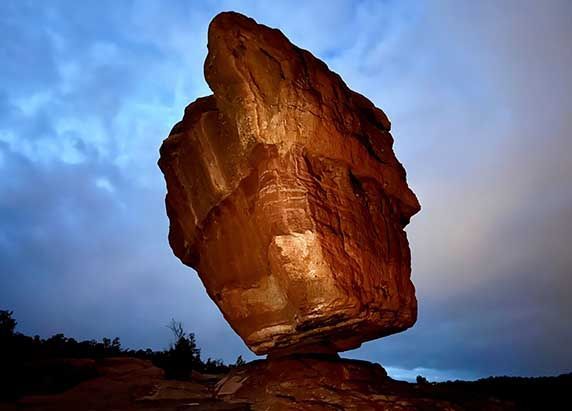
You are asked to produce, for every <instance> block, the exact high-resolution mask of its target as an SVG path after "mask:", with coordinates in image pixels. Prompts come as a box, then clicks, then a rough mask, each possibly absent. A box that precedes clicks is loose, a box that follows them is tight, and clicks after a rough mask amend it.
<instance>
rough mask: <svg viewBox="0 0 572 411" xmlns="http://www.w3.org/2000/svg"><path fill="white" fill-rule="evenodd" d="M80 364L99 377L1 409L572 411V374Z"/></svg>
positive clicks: (315, 364)
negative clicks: (491, 375)
mask: <svg viewBox="0 0 572 411" xmlns="http://www.w3.org/2000/svg"><path fill="white" fill-rule="evenodd" d="M66 361H67V362H69V361H70V360H66ZM72 361H73V360H72ZM86 361H87V362H86ZM90 361H91V362H90ZM88 362H89V363H88ZM77 366H78V367H83V368H85V367H93V368H94V371H95V373H94V375H97V376H95V377H93V378H91V379H89V380H87V381H84V382H81V383H79V384H77V385H75V386H74V387H72V388H70V389H68V390H66V391H64V392H61V393H57V394H51V395H27V396H24V397H22V398H20V399H18V400H17V401H13V402H5V403H0V411H12V410H48V411H51V410H53V411H55V410H58V411H60V410H61V411H66V410H74V411H75V410H93V411H97V410H320V411H321V410H516V409H519V410H520V409H550V410H558V409H563V410H564V409H569V408H568V406H569V404H568V405H567V404H566V401H567V395H565V393H568V392H570V388H572V377H571V376H570V375H567V376H561V377H553V378H547V379H505V380H503V379H489V380H483V381H482V382H457V383H448V384H431V383H425V384H411V383H407V382H402V381H395V380H393V379H391V378H389V377H388V376H387V374H386V372H385V370H384V369H383V368H382V367H381V366H380V365H379V364H373V363H368V362H365V361H357V360H347V359H340V358H337V357H335V356H329V357H328V356H298V357H295V358H292V357H290V358H276V359H270V360H259V361H254V362H251V363H248V364H247V365H245V366H243V367H240V368H236V369H233V370H232V371H231V372H230V373H229V374H227V375H204V374H199V373H195V374H193V378H192V380H191V381H173V380H166V379H164V376H163V371H162V370H160V369H158V368H156V367H154V366H153V365H152V364H151V363H150V362H149V361H145V360H140V359H135V358H128V357H120V358H107V359H104V360H102V361H99V362H95V361H92V360H79V361H78V362H77Z"/></svg>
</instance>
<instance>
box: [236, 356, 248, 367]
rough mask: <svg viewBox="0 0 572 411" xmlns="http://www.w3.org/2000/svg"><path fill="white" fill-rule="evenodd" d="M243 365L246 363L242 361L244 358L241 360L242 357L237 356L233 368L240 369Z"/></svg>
mask: <svg viewBox="0 0 572 411" xmlns="http://www.w3.org/2000/svg"><path fill="white" fill-rule="evenodd" d="M245 364H246V361H244V358H242V355H239V356H238V357H237V359H236V362H235V363H234V366H235V367H242V366H243V365H245Z"/></svg>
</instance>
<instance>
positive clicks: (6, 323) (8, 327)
mask: <svg viewBox="0 0 572 411" xmlns="http://www.w3.org/2000/svg"><path fill="white" fill-rule="evenodd" d="M13 314H14V312H13V311H7V310H0V338H1V337H4V338H7V337H12V336H13V335H14V330H15V329H16V325H17V324H18V323H17V322H16V320H15V319H13V318H12V315H13Z"/></svg>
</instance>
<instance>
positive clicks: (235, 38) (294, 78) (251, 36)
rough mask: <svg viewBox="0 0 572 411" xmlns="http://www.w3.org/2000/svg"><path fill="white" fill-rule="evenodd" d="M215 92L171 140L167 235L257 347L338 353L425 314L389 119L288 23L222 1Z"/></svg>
mask: <svg viewBox="0 0 572 411" xmlns="http://www.w3.org/2000/svg"><path fill="white" fill-rule="evenodd" d="M208 50H209V51H208V56H207V59H206V62H205V77H206V80H207V82H208V84H209V86H210V88H211V89H212V90H213V92H214V94H213V95H211V96H208V97H204V98H200V99H198V100H196V101H195V102H193V103H192V104H190V105H189V106H188V107H187V108H186V110H185V115H184V117H183V120H182V121H181V122H179V123H178V124H177V125H175V127H174V128H173V130H172V132H171V134H170V135H169V137H168V138H167V139H166V140H165V142H164V143H163V146H162V147H161V158H160V160H159V166H160V167H161V170H162V171H163V173H164V174H165V179H166V182H167V188H168V194H167V200H166V203H167V213H168V216H169V219H170V224H171V225H170V233H169V240H170V244H171V247H172V248H173V250H174V252H175V254H176V255H177V256H178V257H179V258H180V259H181V260H182V261H183V262H184V263H185V264H187V265H188V266H190V267H193V268H195V269H196V270H197V271H198V273H199V276H200V278H201V280H202V281H203V283H204V285H205V287H206V289H207V292H208V293H209V295H210V297H211V298H212V299H213V300H214V301H215V302H216V304H217V305H218V307H219V308H220V309H221V311H222V312H223V314H224V316H225V318H226V319H227V320H228V322H229V323H230V324H231V326H232V327H233V328H234V330H235V331H236V332H237V333H238V334H239V335H240V336H241V337H242V338H243V340H244V341H245V342H246V344H247V345H248V346H249V347H250V348H251V349H252V350H253V351H254V352H256V353H258V354H265V353H271V354H277V355H278V354H287V353H291V352H302V351H305V352H337V351H343V350H347V349H352V348H355V347H357V346H359V345H360V344H361V343H362V342H364V341H367V340H370V339H374V338H378V337H381V336H384V335H388V334H391V333H395V332H399V331H402V330H404V329H406V328H408V327H410V326H411V325H413V323H414V322H415V320H416V315H417V302H416V299H415V290H414V287H413V284H412V283H411V281H410V253H409V246H408V242H407V237H406V234H405V232H404V230H403V229H404V227H405V226H406V225H407V224H408V222H409V220H410V218H411V216H412V215H414V214H415V213H416V212H418V211H419V208H420V207H419V203H418V201H417V199H416V197H415V195H414V194H413V192H412V191H411V190H410V189H409V187H408V186H407V182H406V178H405V170H404V169H403V167H402V166H401V164H400V163H399V162H398V160H397V159H396V157H395V155H394V153H393V150H392V145H393V139H392V136H391V134H390V132H389V130H390V122H389V120H388V119H387V117H386V116H385V114H384V113H383V112H382V111H381V110H380V109H378V108H376V107H375V106H374V105H373V104H372V103H371V102H370V101H369V100H368V99H367V98H365V97H363V96H362V95H360V94H358V93H355V92H353V91H351V90H350V89H349V88H348V87H347V86H346V85H345V84H344V82H343V81H342V79H341V78H340V77H339V76H338V75H337V74H335V73H333V72H331V71H330V70H329V69H328V67H327V66H326V65H325V64H324V63H323V62H321V61H320V60H318V59H317V58H315V57H314V56H313V55H312V54H310V53H309V52H308V51H305V50H302V49H300V48H298V47H296V46H294V45H293V44H292V43H290V42H289V41H288V39H287V38H286V37H285V36H284V35H283V34H282V33H281V32H280V31H278V30H274V29H270V28H268V27H266V26H263V25H260V24H257V23H256V22H255V21H254V20H252V19H250V18H247V17H245V16H242V15H240V14H237V13H222V14H219V15H218V16H217V17H215V19H214V20H213V21H212V23H211V25H210V27H209V32H208Z"/></svg>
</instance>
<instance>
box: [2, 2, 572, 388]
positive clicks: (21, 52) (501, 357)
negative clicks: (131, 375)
mask: <svg viewBox="0 0 572 411" xmlns="http://www.w3.org/2000/svg"><path fill="white" fill-rule="evenodd" d="M224 9H235V10H239V11H243V12H245V13H246V14H249V15H251V16H253V17H254V18H256V19H258V20H259V21H260V22H263V23H265V24H268V25H271V26H277V27H279V28H281V29H282V30H284V32H285V33H286V34H287V35H288V36H289V37H290V38H291V39H292V40H293V41H294V42H296V43H298V44H299V45H300V46H302V47H305V48H308V49H310V50H312V51H313V52H315V53H316V54H317V55H318V56H320V57H321V58H323V59H325V60H326V61H327V63H328V64H329V65H330V67H332V69H334V70H336V71H338V72H339V73H340V74H341V75H342V76H343V77H344V79H346V80H347V82H348V83H349V85H350V86H351V87H353V88H355V89H357V90H359V91H360V92H362V93H364V94H365V95H367V96H368V97H371V98H372V99H373V100H374V102H375V103H376V104H377V105H378V106H380V107H382V108H383V109H384V110H385V111H386V112H387V114H388V115H389V117H390V118H391V119H392V123H393V128H394V136H395V139H396V151H397V154H398V157H399V158H400V160H401V161H402V162H403V163H404V165H405V167H406V169H407V170H408V176H409V181H410V184H411V185H412V187H413V189H414V190H415V191H416V192H417V193H418V194H419V197H420V199H421V202H422V205H423V210H422V212H421V213H420V214H419V215H418V216H416V217H415V218H414V219H413V221H412V223H411V225H410V226H409V228H408V232H409V236H410V240H411V247H412V255H413V280H414V282H415V284H416V287H417V292H418V297H419V301H420V313H419V321H418V324H417V325H416V326H414V327H413V328H412V329H411V330H409V331H407V332H405V333H402V334H399V335H396V336H392V337H388V338H385V339H382V340H379V341H375V342H371V343H368V344H366V345H364V347H363V348H361V349H360V350H357V351H355V352H352V353H350V355H352V356H358V357H361V358H368V359H370V360H376V361H380V362H382V363H383V364H384V365H386V366H390V367H391V369H390V370H391V372H392V373H393V374H394V375H400V376H405V377H407V376H410V375H415V374H416V373H423V374H425V375H428V376H431V375H434V376H435V378H447V377H451V376H452V377H455V376H462V377H465V378H467V377H475V376H479V375H487V374H491V373H496V374H505V373H513V374H539V373H542V374H544V373H547V374H550V373H558V372H563V371H568V370H570V369H571V368H572V356H571V355H570V354H569V352H568V350H566V348H567V347H568V345H570V343H571V342H572V332H571V331H570V328H569V327H568V324H567V323H568V321H567V318H568V317H569V316H570V314H572V305H571V302H570V301H571V300H570V298H569V296H568V293H569V290H570V288H571V286H572V284H571V278H572V276H571V274H572V273H570V269H571V267H572V257H571V256H572V254H571V253H570V252H569V244H570V233H571V232H572V227H571V222H572V211H571V210H572V190H570V188H569V185H570V184H569V179H570V176H572V162H570V161H569V158H568V157H569V153H570V152H572V139H570V132H571V130H572V126H571V119H572V115H571V114H572V113H571V110H572V109H571V107H572V104H571V101H570V96H572V90H571V85H572V78H571V75H570V72H569V67H571V66H572V57H571V49H570V47H569V45H568V39H569V38H572V33H571V27H572V24H570V22H571V19H572V11H571V6H570V3H569V2H557V1H554V2H550V3H546V4H540V3H536V2H478V3H476V2H475V3H471V4H470V5H468V4H464V5H462V6H461V5H459V3H456V2H451V3H449V2H436V3H434V4H429V3H418V2H387V3H381V2H377V1H358V2H349V1H340V2H333V3H331V2H328V7H324V2H320V1H315V2H305V3H304V5H303V6H300V7H297V8H292V7H291V5H290V4H289V3H287V2H284V3H282V2H276V3H273V5H272V7H269V5H268V3H267V2H264V1H260V2H248V3H245V4H242V3H240V2H214V3H212V2H206V3H199V2H167V3H164V2H152V1H136V2H88V3H86V4H82V6H81V7H78V6H77V4H76V3H75V2H64V1H56V2H50V3H38V2H23V1H17V2H16V1H13V2H4V3H2V5H1V6H0V27H1V30H2V34H3V36H2V39H1V40H0V60H1V61H2V65H0V176H1V178H0V304H1V305H2V307H4V306H5V307H6V308H10V309H13V310H14V311H15V314H16V318H17V319H18V320H19V322H20V325H19V329H20V330H22V331H24V332H26V333H29V334H34V333H39V334H42V335H49V334H52V333H55V332H60V331H63V332H65V333H66V334H68V335H71V336H75V337H76V338H93V337H102V336H105V335H110V336H114V335H119V336H120V337H121V338H122V341H123V342H124V344H125V345H129V346H132V347H144V346H153V347H162V346H165V345H166V344H167V343H168V342H169V336H168V330H167V329H166V328H165V327H164V324H165V323H167V322H168V321H169V319H170V318H171V317H176V318H179V319H181V320H183V321H184V322H185V323H186V324H187V325H188V326H189V327H190V328H192V329H193V330H194V331H196V332H197V334H198V338H199V344H200V345H201V347H202V348H203V350H204V351H205V353H206V355H211V356H216V357H222V358H224V359H226V360H233V359H234V357H236V355H238V354H245V352H246V349H245V347H244V345H243V343H242V342H241V341H240V340H239V338H238V337H237V336H236V335H235V334H234V333H233V332H232V330H231V329H230V327H229V326H228V325H227V324H226V323H225V322H224V320H223V319H222V316H221V315H220V313H219V312H218V311H217V309H216V307H215V306H214V304H213V303H212V302H211V301H210V300H209V299H208V297H207V296H206V293H205V292H204V289H203V287H202V285H201V284H200V282H199V281H198V279H197V278H196V275H194V273H193V272H192V271H191V270H190V269H187V268H185V267H183V266H182V265H181V264H180V263H179V261H178V260H177V259H176V258H175V257H173V255H172V253H171V251H170V249H169V247H168V244H167V240H166V235H167V219H166V216H165V212H164V204H163V196H164V182H163V179H162V176H161V174H160V172H159V171H158V169H157V167H156V160H157V155H158V153H157V150H158V146H159V145H160V142H161V140H162V138H164V137H165V136H166V135H167V133H168V132H169V130H170V127H171V126H172V124H174V123H175V122H176V121H177V120H178V119H179V118H180V117H181V115H182V113H183V109H184V107H185V105H186V104H188V103H189V102H190V101H192V100H193V99H195V98H196V97H198V96H201V95H205V94H207V93H209V91H208V88H207V87H206V85H205V83H204V81H203V76H202V63H203V61H204V57H205V55H206V44H205V40H206V29H207V25H208V22H209V20H210V19H211V18H212V17H213V16H214V15H215V14H216V13H217V12H218V11H221V10H224ZM316 16H320V18H316ZM408 370H410V371H408Z"/></svg>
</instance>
